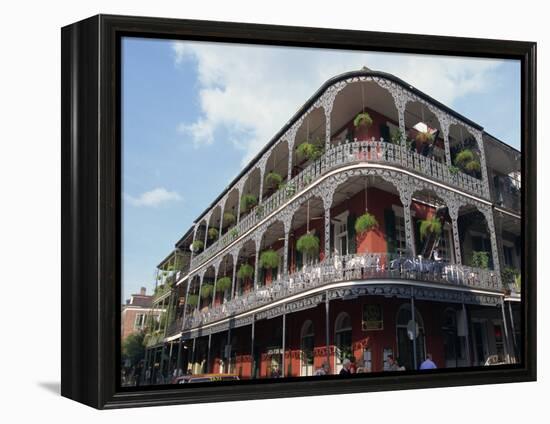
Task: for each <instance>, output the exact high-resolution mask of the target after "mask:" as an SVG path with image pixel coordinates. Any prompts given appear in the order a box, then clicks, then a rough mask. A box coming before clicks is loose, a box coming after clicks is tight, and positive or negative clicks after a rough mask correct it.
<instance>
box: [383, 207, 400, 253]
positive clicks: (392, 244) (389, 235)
mask: <svg viewBox="0 0 550 424" xmlns="http://www.w3.org/2000/svg"><path fill="white" fill-rule="evenodd" d="M384 224H385V229H386V251H387V252H388V253H396V251H397V243H396V237H395V212H394V211H393V209H386V210H385V211H384Z"/></svg>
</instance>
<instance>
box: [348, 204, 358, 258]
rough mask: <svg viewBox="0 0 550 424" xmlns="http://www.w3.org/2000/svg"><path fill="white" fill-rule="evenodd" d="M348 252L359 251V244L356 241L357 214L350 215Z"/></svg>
mask: <svg viewBox="0 0 550 424" xmlns="http://www.w3.org/2000/svg"><path fill="white" fill-rule="evenodd" d="M348 253H349V254H354V253H357V246H356V243H355V215H353V214H351V213H350V214H349V215H348Z"/></svg>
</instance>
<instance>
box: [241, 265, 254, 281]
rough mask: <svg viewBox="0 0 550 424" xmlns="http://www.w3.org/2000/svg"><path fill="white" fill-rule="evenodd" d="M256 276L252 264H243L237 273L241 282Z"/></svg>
mask: <svg viewBox="0 0 550 424" xmlns="http://www.w3.org/2000/svg"><path fill="white" fill-rule="evenodd" d="M253 276H254V268H253V267H252V265H250V264H242V265H241V266H240V267H239V270H238V271H237V277H239V278H240V279H241V280H245V279H247V278H252V277H253Z"/></svg>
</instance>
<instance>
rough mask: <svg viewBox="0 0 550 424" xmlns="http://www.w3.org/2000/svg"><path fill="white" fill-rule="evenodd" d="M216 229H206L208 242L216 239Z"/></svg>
mask: <svg viewBox="0 0 550 424" xmlns="http://www.w3.org/2000/svg"><path fill="white" fill-rule="evenodd" d="M218 233H219V232H218V229H217V228H209V229H208V239H209V240H216V239H217V238H218Z"/></svg>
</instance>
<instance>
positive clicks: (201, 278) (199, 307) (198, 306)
mask: <svg viewBox="0 0 550 424" xmlns="http://www.w3.org/2000/svg"><path fill="white" fill-rule="evenodd" d="M203 279H204V271H203V272H202V273H201V274H200V276H199V298H198V299H197V308H196V309H195V311H196V312H197V313H198V312H199V311H200V310H201V290H202V280H203Z"/></svg>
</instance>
